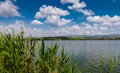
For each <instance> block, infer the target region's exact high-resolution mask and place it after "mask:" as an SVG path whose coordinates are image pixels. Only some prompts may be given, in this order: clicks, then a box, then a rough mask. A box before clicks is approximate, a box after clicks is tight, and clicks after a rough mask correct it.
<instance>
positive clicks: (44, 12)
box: [35, 5, 69, 19]
mask: <svg viewBox="0 0 120 73" xmlns="http://www.w3.org/2000/svg"><path fill="white" fill-rule="evenodd" d="M51 15H57V16H66V15H69V12H68V11H67V10H62V9H60V8H57V7H53V6H46V5H43V6H42V7H40V9H39V11H38V12H37V13H36V14H35V18H37V19H39V18H45V17H47V16H51Z"/></svg>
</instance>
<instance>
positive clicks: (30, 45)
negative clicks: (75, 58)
mask: <svg viewBox="0 0 120 73" xmlns="http://www.w3.org/2000/svg"><path fill="white" fill-rule="evenodd" d="M58 48H59V47H58V45H57V43H56V44H55V45H51V46H48V47H45V44H44V41H43V40H42V43H41V45H40V44H39V41H35V40H33V39H31V37H29V38H28V39H26V40H24V38H23V34H20V35H15V34H14V33H13V34H4V35H2V36H0V73H74V71H75V69H74V68H73V66H72V64H71V63H70V58H69V57H68V55H66V54H65V53H64V49H63V50H62V51H61V53H60V54H58Z"/></svg>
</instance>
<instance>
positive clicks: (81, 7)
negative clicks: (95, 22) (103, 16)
mask: <svg viewBox="0 0 120 73" xmlns="http://www.w3.org/2000/svg"><path fill="white" fill-rule="evenodd" d="M61 3H62V4H66V3H72V6H68V8H69V9H71V10H75V11H78V12H80V13H83V14H84V15H86V16H90V15H94V12H93V11H92V10H88V9H85V7H86V6H87V4H86V3H85V2H84V1H82V2H80V0H61Z"/></svg>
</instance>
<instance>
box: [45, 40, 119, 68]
mask: <svg viewBox="0 0 120 73" xmlns="http://www.w3.org/2000/svg"><path fill="white" fill-rule="evenodd" d="M51 42H53V43H55V42H57V43H58V44H59V46H60V48H62V47H64V48H65V52H66V53H67V54H72V53H73V52H74V55H75V61H76V62H78V63H79V66H80V67H82V68H84V67H86V66H87V64H88V63H89V62H90V61H91V60H92V59H94V60H100V59H101V58H104V59H108V58H110V57H117V56H119V55H120V40H83V41H81V40H67V41H66V40H60V41H45V43H46V45H48V44H50V43H51ZM59 50H60V49H59Z"/></svg>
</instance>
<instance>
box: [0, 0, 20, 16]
mask: <svg viewBox="0 0 120 73" xmlns="http://www.w3.org/2000/svg"><path fill="white" fill-rule="evenodd" d="M17 10H18V7H17V6H16V5H14V4H13V3H12V2H11V1H9V0H6V1H4V2H0V16H1V17H11V16H20V13H19V12H18V11H17Z"/></svg>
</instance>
